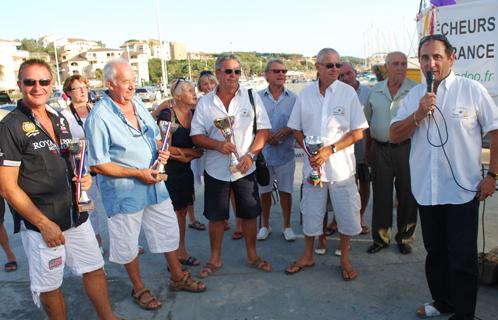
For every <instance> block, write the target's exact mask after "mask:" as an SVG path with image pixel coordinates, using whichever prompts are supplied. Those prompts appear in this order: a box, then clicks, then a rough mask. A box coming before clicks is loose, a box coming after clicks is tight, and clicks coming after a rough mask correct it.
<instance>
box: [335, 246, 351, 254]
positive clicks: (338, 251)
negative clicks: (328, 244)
mask: <svg viewBox="0 0 498 320" xmlns="http://www.w3.org/2000/svg"><path fill="white" fill-rule="evenodd" d="M348 248H349V249H351V246H349V247H348ZM341 255H342V252H341V249H335V251H334V256H338V257H340V256H341Z"/></svg>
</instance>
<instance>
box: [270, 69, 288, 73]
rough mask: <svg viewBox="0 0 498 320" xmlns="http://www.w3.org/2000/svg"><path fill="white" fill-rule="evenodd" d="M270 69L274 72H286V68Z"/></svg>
mask: <svg viewBox="0 0 498 320" xmlns="http://www.w3.org/2000/svg"><path fill="white" fill-rule="evenodd" d="M271 71H272V72H273V73H275V74H279V73H283V74H287V69H272V70H271Z"/></svg>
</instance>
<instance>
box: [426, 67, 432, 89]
mask: <svg viewBox="0 0 498 320" xmlns="http://www.w3.org/2000/svg"><path fill="white" fill-rule="evenodd" d="M425 83H426V84H427V92H434V73H432V71H431V70H429V71H427V72H426V74H425Z"/></svg>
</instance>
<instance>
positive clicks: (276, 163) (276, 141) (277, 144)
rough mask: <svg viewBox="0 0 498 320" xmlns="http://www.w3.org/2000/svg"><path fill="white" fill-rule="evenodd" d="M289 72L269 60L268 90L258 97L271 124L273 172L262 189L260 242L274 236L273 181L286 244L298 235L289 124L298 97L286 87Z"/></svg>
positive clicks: (268, 155)
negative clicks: (293, 211)
mask: <svg viewBox="0 0 498 320" xmlns="http://www.w3.org/2000/svg"><path fill="white" fill-rule="evenodd" d="M286 73H287V69H286V68H285V64H284V62H283V61H282V60H278V59H273V60H269V61H268V63H267V64H266V70H265V78H266V81H268V87H267V88H266V89H263V90H261V91H259V92H258V93H259V96H260V97H261V100H262V101H263V104H264V105H265V108H266V112H267V113H268V117H269V118H270V122H271V132H270V136H269V137H268V141H267V143H268V144H267V145H266V146H265V148H264V149H263V155H264V156H265V159H266V164H267V165H268V169H269V171H270V184H269V185H267V186H259V194H260V197H261V208H262V210H263V214H262V218H263V219H262V221H261V229H259V232H258V236H257V239H258V240H266V238H268V236H269V235H270V233H271V231H272V230H271V228H270V221H269V220H270V208H271V192H272V187H273V183H272V182H273V181H277V185H278V191H279V196H280V206H281V208H282V215H283V228H282V234H283V236H284V238H285V240H287V241H294V240H296V235H295V234H294V231H293V230H292V228H291V226H290V215H291V208H292V188H293V186H294V169H295V168H296V161H295V160H294V142H295V139H294V137H293V136H292V130H291V129H290V128H288V127H287V121H289V116H290V114H291V112H292V107H294V103H295V102H296V95H295V94H294V93H292V92H291V91H289V90H287V89H286V88H285V87H284V84H285V79H286V75H285V74H286Z"/></svg>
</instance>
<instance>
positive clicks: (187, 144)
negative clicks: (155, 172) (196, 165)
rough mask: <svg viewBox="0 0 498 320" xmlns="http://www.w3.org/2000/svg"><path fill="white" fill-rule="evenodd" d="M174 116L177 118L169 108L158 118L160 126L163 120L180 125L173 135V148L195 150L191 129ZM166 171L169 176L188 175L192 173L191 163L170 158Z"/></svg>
mask: <svg viewBox="0 0 498 320" xmlns="http://www.w3.org/2000/svg"><path fill="white" fill-rule="evenodd" d="M172 115H173V117H176V115H175V112H174V111H173V109H170V108H167V109H164V110H163V111H161V112H160V113H159V115H158V116H157V123H158V124H159V121H161V120H166V121H174V122H176V124H178V128H177V129H176V131H175V132H174V133H173V134H172V135H171V146H172V147H178V148H193V147H194V143H193V142H192V138H191V137H190V128H184V127H183V126H182V124H181V123H180V122H179V121H178V119H173V118H172ZM166 171H167V173H168V175H174V174H183V173H188V172H189V171H191V168H190V163H184V162H181V161H178V160H175V159H172V158H170V159H169V160H168V164H167V165H166Z"/></svg>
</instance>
